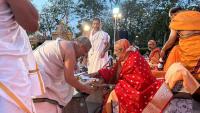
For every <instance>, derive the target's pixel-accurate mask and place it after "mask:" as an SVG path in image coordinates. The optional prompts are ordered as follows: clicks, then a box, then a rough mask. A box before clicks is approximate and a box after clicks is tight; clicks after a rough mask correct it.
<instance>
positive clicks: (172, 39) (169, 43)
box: [160, 29, 177, 58]
mask: <svg viewBox="0 0 200 113" xmlns="http://www.w3.org/2000/svg"><path fill="white" fill-rule="evenodd" d="M176 39H177V31H175V30H173V29H171V32H170V35H169V39H168V40H167V42H166V43H165V45H164V46H163V48H162V50H161V54H160V56H161V58H163V57H164V54H165V52H166V50H167V49H169V48H170V47H172V46H173V45H174V43H175V41H176Z"/></svg>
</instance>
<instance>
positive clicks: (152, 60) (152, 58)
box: [149, 48, 160, 64]
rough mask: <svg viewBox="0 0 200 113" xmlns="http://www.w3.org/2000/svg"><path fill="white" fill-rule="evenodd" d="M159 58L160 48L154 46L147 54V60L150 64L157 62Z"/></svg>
mask: <svg viewBox="0 0 200 113" xmlns="http://www.w3.org/2000/svg"><path fill="white" fill-rule="evenodd" d="M159 58H160V48H155V49H154V50H153V51H151V53H150V55H149V61H150V63H152V64H158V63H159Z"/></svg>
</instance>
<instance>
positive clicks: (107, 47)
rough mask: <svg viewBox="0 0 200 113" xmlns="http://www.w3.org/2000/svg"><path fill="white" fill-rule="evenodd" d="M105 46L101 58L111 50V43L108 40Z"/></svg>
mask: <svg viewBox="0 0 200 113" xmlns="http://www.w3.org/2000/svg"><path fill="white" fill-rule="evenodd" d="M104 45H105V48H104V49H103V51H102V53H101V58H103V57H104V56H105V53H106V52H107V51H108V50H109V48H110V43H109V42H108V41H106V42H104Z"/></svg>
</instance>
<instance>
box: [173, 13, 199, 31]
mask: <svg viewBox="0 0 200 113" xmlns="http://www.w3.org/2000/svg"><path fill="white" fill-rule="evenodd" d="M199 26H200V12H198V11H182V12H180V13H178V14H177V15H176V16H175V17H174V18H172V21H171V23H170V26H169V27H170V28H171V29H174V30H189V31H190V30H200V27H199Z"/></svg>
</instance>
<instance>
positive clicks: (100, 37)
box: [88, 30, 110, 73]
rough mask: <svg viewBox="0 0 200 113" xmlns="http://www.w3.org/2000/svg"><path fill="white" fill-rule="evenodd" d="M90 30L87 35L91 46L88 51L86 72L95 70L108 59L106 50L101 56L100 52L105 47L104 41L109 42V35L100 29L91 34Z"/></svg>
mask: <svg viewBox="0 0 200 113" xmlns="http://www.w3.org/2000/svg"><path fill="white" fill-rule="evenodd" d="M92 32H93V31H91V33H90V37H89V39H90V42H91V44H92V48H91V49H90V51H89V53H88V73H94V72H97V71H98V70H99V69H101V68H102V67H103V66H104V65H105V64H106V63H107V62H108V61H109V58H108V52H106V54H105V56H104V57H103V58H101V57H100V54H101V53H102V51H103V50H104V49H105V46H106V45H105V42H108V43H109V40H110V36H109V35H108V33H106V32H104V31H102V30H100V31H98V32H96V33H95V34H94V35H92Z"/></svg>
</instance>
